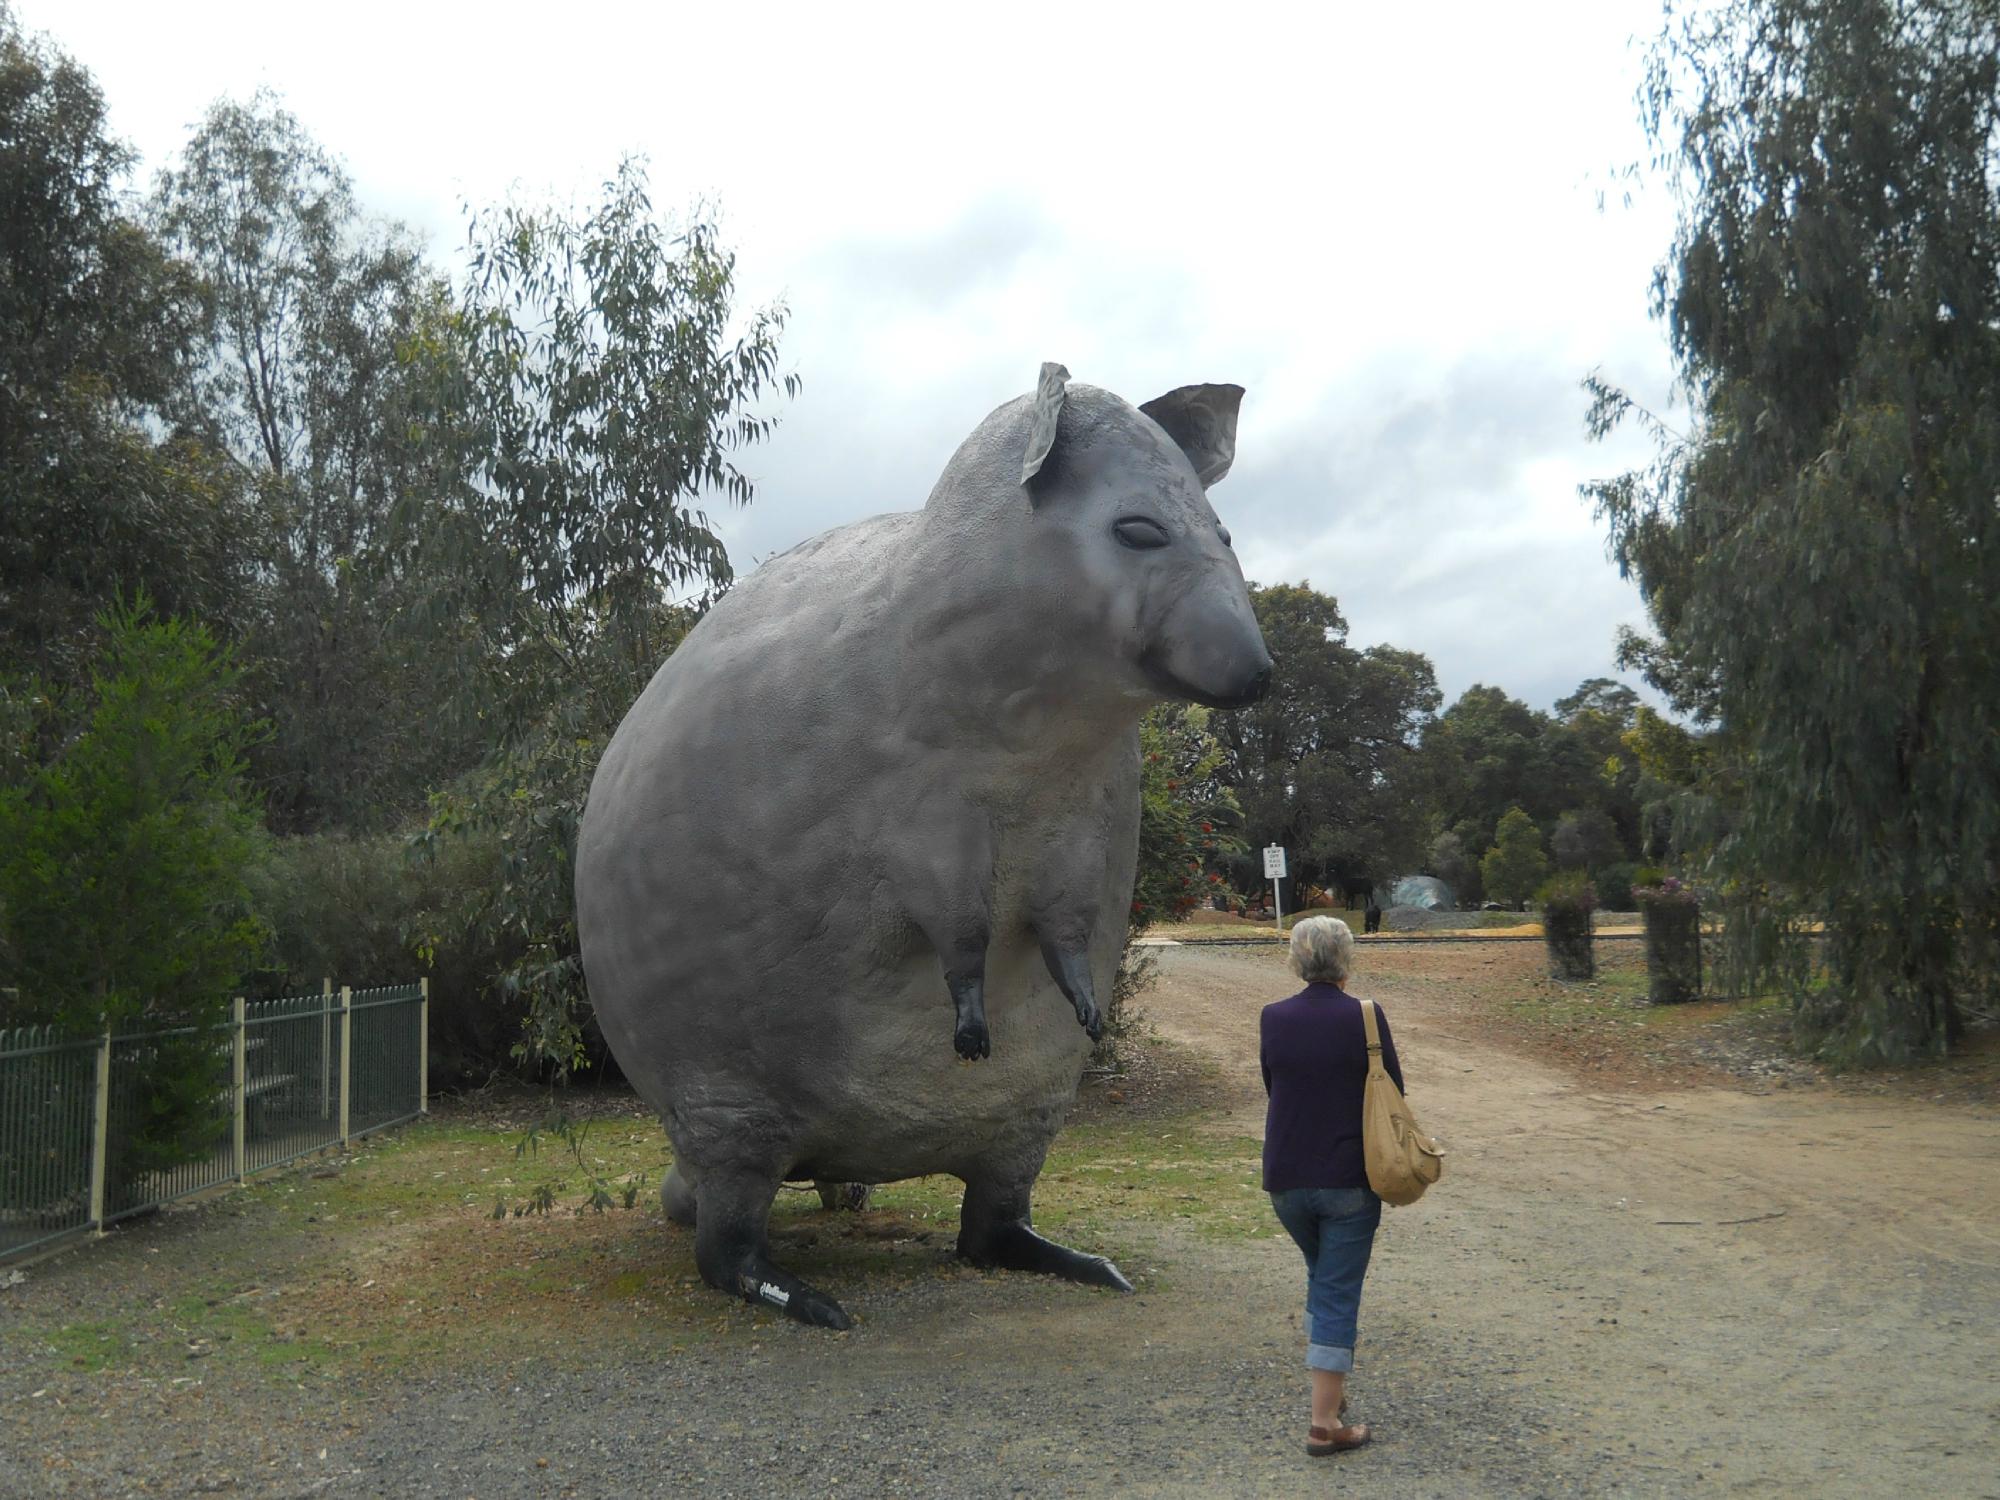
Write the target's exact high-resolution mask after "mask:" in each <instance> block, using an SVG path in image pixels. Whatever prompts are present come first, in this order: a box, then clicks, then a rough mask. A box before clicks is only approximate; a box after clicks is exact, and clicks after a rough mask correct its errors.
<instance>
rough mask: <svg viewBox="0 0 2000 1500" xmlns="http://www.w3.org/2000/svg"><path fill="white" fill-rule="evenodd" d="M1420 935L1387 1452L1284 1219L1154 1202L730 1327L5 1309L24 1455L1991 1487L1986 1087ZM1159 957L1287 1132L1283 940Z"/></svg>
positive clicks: (1142, 1479)
mask: <svg viewBox="0 0 2000 1500" xmlns="http://www.w3.org/2000/svg"><path fill="white" fill-rule="evenodd" d="M1395 953H1396V956H1395V957H1394V958H1391V957H1389V956H1388V955H1387V954H1385V955H1383V956H1382V957H1381V958H1379V959H1378V960H1375V963H1376V966H1377V972H1374V973H1368V974H1362V975H1357V977H1356V980H1355V988H1356V989H1357V990H1360V991H1361V992H1363V993H1369V994H1373V995H1374V996H1376V997H1377V998H1379V999H1380V1000H1381V1001H1382V1002H1383V1003H1384V1005H1385V1006H1386V1007H1387V1008H1388V1010H1389V1013H1390V1015H1391V1017H1392V1018H1393V1020H1394V1022H1395V1025H1396V1031H1397V1039H1398V1045H1399V1048H1400V1049H1401V1050H1402V1052H1403V1055H1404V1059H1405V1069H1406V1073H1407V1076H1408V1078H1409V1080H1410V1084H1411V1098H1412V1102H1413V1103H1414V1104H1415V1106H1416V1107H1417V1109H1418V1111H1419V1113H1420V1114H1421V1116H1422V1117H1423V1119H1424V1122H1425V1124H1426V1126H1427V1128H1429V1129H1431V1130H1433V1131H1434V1132H1435V1133H1437V1134H1438V1135H1440V1136H1441V1137H1443V1138H1444V1139H1445V1141H1446V1143H1447V1145H1448V1147H1449V1148H1450V1151H1451V1155H1450V1159H1449V1165H1448V1169H1447V1177H1446V1180H1445V1181H1444V1183H1443V1184H1442V1185H1441V1186H1440V1187H1438V1188H1437V1189H1435V1190H1433V1192H1432V1193H1431V1194H1430V1195H1429V1196H1428V1197H1427V1198H1426V1199H1425V1200H1424V1201H1423V1202H1422V1203H1420V1204H1418V1205H1416V1206H1414V1207H1412V1208H1409V1209H1403V1210H1391V1211H1390V1212H1389V1213H1388V1215H1387V1216H1386V1218H1385V1221H1384V1227H1383V1232H1382V1237H1381V1239H1380V1241H1379V1242H1378V1246H1377V1251H1376V1259H1375V1269H1374V1271H1373V1272H1372V1273H1371V1276H1370V1280H1369V1284H1368V1290H1367V1295H1366V1298H1365V1300H1364V1306H1363V1309H1362V1346H1361V1350H1360V1369H1359V1370H1358V1372H1357V1375H1356V1377H1355V1380H1354V1385H1353V1391H1354V1400H1355V1405H1356V1407H1357V1412H1358V1415H1359V1417H1360V1418H1361V1419H1362V1420H1366V1421H1368V1422H1370V1423H1371V1424H1373V1425H1374V1426H1375V1428H1376V1431H1377V1435H1378V1436H1377V1441H1376V1442H1375V1443H1374V1444H1373V1445H1371V1446H1370V1447H1369V1448H1367V1449H1364V1450H1362V1451H1360V1452H1358V1453H1354V1454H1350V1455H1346V1456H1343V1457H1340V1458H1337V1459H1331V1460H1310V1459H1307V1458H1306V1457H1305V1456H1304V1455H1303V1453H1302V1451H1301V1442H1302V1439H1303V1436H1304V1425H1305V1410H1304V1404H1303V1401H1304V1375H1303V1371H1302V1369H1301V1368H1300V1358H1301V1352H1302V1337H1301V1332H1300V1327H1299V1316H1300V1307H1299V1303H1300V1301H1301V1296H1302V1290H1303V1272H1302V1268H1301V1267H1300V1266H1299V1264H1298V1263H1297V1255H1296V1252H1295V1251H1293V1250H1292V1249H1291V1247H1290V1245H1289V1244H1288V1243H1287V1242H1284V1241H1282V1240H1279V1239H1269V1240H1257V1241H1251V1242H1247V1243H1246V1242H1242V1241H1234V1240H1220V1239H1215V1238H1205V1237H1202V1236H1200V1235H1199V1234H1196V1233H1194V1232H1191V1231H1187V1230H1183V1229H1179V1228H1176V1227H1174V1226H1172V1225H1166V1224H1161V1225H1152V1226H1147V1227H1145V1228H1142V1229H1138V1230H1135V1231H1134V1232H1133V1233H1132V1234H1130V1235H1129V1236H1127V1238H1126V1240H1125V1243H1126V1244H1127V1245H1128V1246H1129V1245H1136V1246H1138V1247H1139V1251H1140V1259H1141V1262H1142V1264H1143V1268H1144V1269H1145V1270H1147V1271H1148V1272H1150V1273H1153V1274H1152V1275H1151V1277H1150V1279H1149V1285H1150V1287H1151V1288H1152V1289H1150V1290H1147V1291H1143V1292H1142V1293H1141V1294H1140V1295H1137V1296H1134V1297H1120V1296H1116V1295H1113V1294H1110V1293H1105V1292H1099V1291H1091V1290H1085V1289H1081V1288H1077V1287H1072V1286H1066V1285H1057V1284H1052V1283H1049V1282H1046V1281H1042V1280H1040V1279H1037V1278H1031V1277H1025V1276H1019V1275H1011V1274H1000V1275H988V1274H979V1273H974V1272H970V1271H966V1272H964V1273H963V1274H961V1275H946V1276H938V1277H929V1278H922V1279H917V1280H915V1281H914V1282H913V1283H912V1284H909V1285H899V1286H894V1287H882V1288H878V1289H875V1290H872V1291H870V1292H869V1293H867V1294H866V1295H865V1296H862V1297H856V1298H851V1299H850V1300H849V1304H848V1305H849V1306H850V1307H851V1308H855V1309H856V1310H858V1311H859V1312H860V1313H861V1314H862V1322H861V1325H860V1326H859V1327H858V1328H857V1329H856V1330H855V1331H854V1332H852V1333H849V1334H846V1335H842V1336H833V1335H828V1334H825V1333H818V1332H814V1331H810V1330H806V1329H801V1328H798V1327H795V1326H793V1325H791V1324H788V1323H779V1324H776V1325H766V1326H758V1325H756V1324H753V1323H752V1322H751V1321H750V1320H749V1318H748V1316H747V1311H746V1313H745V1315H744V1316H741V1317H739V1316H738V1315H737V1313H736V1312H735V1311H732V1310H730V1309H727V1308H726V1307H724V1306H722V1305H721V1304H718V1318H719V1319H722V1320H725V1321H726V1322H727V1329H726V1336H725V1337H722V1338H719V1339H718V1340H716V1341H714V1342H713V1343H712V1344H711V1345H710V1346H709V1347H707V1348H706V1349H704V1350H701V1351H696V1352H686V1353H681V1354H678V1355H674V1356H672V1357H663V1358H660V1359H658V1360H656V1361H651V1362H635V1361H632V1360H630V1359H628V1358H626V1357H625V1356H624V1355H623V1354H621V1355H620V1356H619V1357H618V1358H616V1359H608V1358H607V1359H599V1360H593V1359H592V1358H591V1357H590V1355H589V1353H588V1351H584V1352H583V1354H582V1355H581V1359H580V1363H581V1368H580V1369H579V1368H578V1365H579V1360H578V1359H571V1360H568V1361H566V1362H565V1367H563V1368H560V1369H559V1368H557V1367H555V1366H554V1365H551V1364H548V1363H544V1362H540V1361H536V1360H531V1359H523V1360H520V1361H518V1362H515V1363H513V1364H512V1365H501V1364H496V1365H493V1366H491V1367H477V1368H452V1369H438V1370H434V1371H430V1372H428V1373H426V1374H424V1375H422V1376H419V1377H416V1378H395V1379H383V1380H375V1381H371V1382H365V1383H359V1384H357V1385H356V1387H355V1388H354V1389H353V1390H352V1391H351V1392H349V1393H348V1394H345V1395H330V1394H329V1391H328V1388H327V1387H326V1386H325V1385H315V1386H312V1387H310V1388H308V1389H306V1390H304V1391H293V1390H290V1389H288V1388H284V1387H279V1388H275V1389H274V1388H273V1387H272V1386H270V1385H269V1384H267V1383H261V1384H260V1383H258V1382H256V1381H254V1380H250V1379H248V1378H237V1379H231V1380H215V1381H212V1380H207V1379H202V1378H195V1377H190V1378H188V1379H185V1380H183V1381H181V1382H179V1383H169V1382H161V1381H152V1380H131V1379H126V1380H120V1379H117V1378H114V1377H112V1376H110V1375H108V1374H105V1373H95V1374H86V1373H83V1372H77V1373H75V1374H65V1375H62V1376H60V1377H56V1378H51V1377H49V1376H48V1375H47V1373H46V1370H45V1369H44V1370H43V1372H42V1373H41V1374H39V1375H36V1374H33V1373H32V1371H31V1370H30V1369H29V1368H28V1367H27V1365H26V1364H25V1362H21V1361H18V1360H17V1359H16V1358H14V1357H13V1356H11V1355H9V1354H8V1353H6V1352H5V1351H4V1340H0V1494H5V1495H9V1496H12V1495H16V1494H21V1495H30V1494H59V1495H89V1496H98V1495H107V1496H109V1495H128V1494H185V1493H201V1492H208V1493H240V1494H250V1495H270V1496H294V1495H300V1496H302V1495H338V1496H343V1497H345V1496H368V1495H382V1496H397V1497H414V1496H454V1497H457V1496H481V1497H505V1496H614V1495H616V1496H624V1495H680V1494H687V1495H694V1494H700V1495H704V1496H715V1497H724V1496H754V1497H757V1500H779V1497H790V1496H806V1495H812V1496H819V1495H840V1494H865V1495H878V1494H879V1495H927V1496H928V1495H935V1496H1014V1495H1032V1496H1047V1495H1077V1496H1085V1495H1089V1496H1099V1495H1144V1496H1183V1495H1186V1496H1197V1495H1199V1496H1204V1497H1215V1496H1234V1495H1265V1494H1272V1495H1276V1494H1292V1493H1296V1492H1297V1491H1299V1489H1300V1488H1301V1487H1302V1486H1308V1485H1312V1486H1319V1485H1324V1486H1328V1487H1333V1488H1337V1489H1338V1490H1339V1491H1340V1492H1341V1493H1342V1494H1346V1495H1354V1496H1364V1497H1365V1496H1374V1495H1381V1496H1390V1495H1394V1496H1397V1497H1401V1500H1407V1497H1413V1496H1417V1497H1421V1496H1439V1497H1447V1496H1449V1497H1459V1496H1484V1495H1492V1496H1537V1495H1546V1496H1558V1495H1560V1496H1574V1495H1585V1496H1615V1495H1635V1496H1654V1495H1669V1496H1671V1495H1715V1494H1742V1495H1757V1496H1768V1495H1790V1494H1806V1493H1811V1494H1813V1495H1814V1496H1815V1497H1828V1500H1831V1497H1843V1496H1856V1497H1860V1496H1870V1497H1873V1496H1881V1495H1892V1494H1896V1493H1898V1492H1902V1493H1905V1494H1909V1495H1926V1496H1928V1495H1939V1496H1965V1497H1978V1496H1995V1497H2000V1438H1996V1433H2000V1422H1997V1421H1996V1418H2000V1366H1996V1363H1995V1361H1994V1359H1993V1358H1992V1347H1993V1335H1994V1332H1995V1330H1996V1328H2000V1276H1996V1274H1995V1272H1996V1270H2000V1231H1997V1230H1996V1222H1995V1208H1994V1205H1995V1204H1996V1203H2000V1118H1996V1117H1995V1115H1994V1112H1993V1111H1991V1110H1990V1109H1977V1108H1964V1107H1957V1106H1944V1105H1932V1104H1928V1103H1922V1104H1919V1103H1911V1102H1907V1101H1894V1100H1871V1099H1861V1098H1855V1097H1852V1096H1849V1095H1846V1094H1843V1093H1840V1092H1837V1091H1835V1090H1831V1089H1827V1088H1822V1087H1805V1088H1798V1089H1786V1090H1772V1091H1766V1092H1763V1093H1756V1092H1747V1091H1744V1090H1743V1089H1741V1088H1727V1089H1723V1088H1691V1089H1673V1090H1668V1091H1664V1092H1662V1091H1650V1092H1647V1091H1633V1092H1611V1091H1607V1090H1606V1089H1605V1088H1604V1087H1603V1086H1602V1085H1601V1084H1594V1083H1585V1082H1580V1081H1579V1078H1578V1076H1577V1075H1574V1074H1572V1073H1571V1072H1569V1071H1567V1070H1563V1069H1559V1068H1556V1067H1554V1066H1550V1065H1546V1064H1544V1063H1542V1062H1538V1061H1535V1060H1531V1059H1529V1058H1526V1057H1524V1056H1522V1055H1520V1054H1519V1053H1518V1052H1516V1051H1510V1050H1505V1049H1503V1048H1500V1047H1498V1046H1496V1045H1495V1044H1494V1043H1493V1042H1492V1041H1491V1040H1490V1039H1488V1036H1487V1035H1486V1034H1484V1033H1483V1032H1482V1029H1481V1026H1480V1024H1479V1021H1480V1017H1479V1013H1478V1006H1477V997H1478V996H1479V995H1480V994H1482V993H1492V992H1494V990H1495V989H1496V987H1497V988H1504V987H1506V986H1508V985H1510V984H1515V983H1518V982H1524V981H1525V979H1526V977H1527V976H1528V975H1529V974H1530V973H1532V972H1533V969H1534V966H1535V965H1537V964H1539V962H1540V957H1539V954H1536V953H1533V952H1525V953H1523V952H1516V951H1514V950H1511V949H1509V950H1504V951H1496V952H1494V953H1493V954H1492V955H1491V956H1490V957H1486V956H1481V957H1477V958H1468V956H1467V950H1465V949H1458V950H1456V952H1455V953H1453V954H1445V953H1431V952H1426V951H1421V950H1419V951H1412V950H1409V949H1398V950H1395ZM1469 966H1470V971H1471V972H1472V973H1473V974H1474V978H1473V979H1471V980H1468V978H1467V975H1468V971H1469ZM1161 974H1162V978H1161V983H1160V986H1159V988H1158V990H1157V991H1156V992H1155V993H1154V994H1153V995H1152V996H1151V997H1149V999H1148V1002H1147V1008H1148V1012H1149V1015H1150V1017H1151V1020H1152V1022H1153V1024H1154V1025H1155V1026H1156V1027H1157V1028H1158V1030H1159V1031H1160V1033H1161V1034H1162V1035H1164V1036H1165V1037H1167V1038H1169V1039H1170V1040H1172V1041H1175V1042H1178V1043H1180V1044H1182V1045H1183V1046H1185V1047H1189V1048H1195V1049H1199V1050H1200V1051H1201V1052H1202V1053H1204V1054H1206V1055H1208V1056H1210V1057H1212V1058H1214V1059H1215V1060H1216V1061H1217V1063H1219V1064H1220V1066H1221V1069H1222V1077H1223V1079H1224V1080H1225V1082H1224V1089H1225V1095H1224V1097H1223V1098H1222V1100H1221V1101H1220V1104H1219V1107H1217V1108H1216V1109H1215V1110H1214V1111H1213V1117H1214V1124H1215V1128H1216V1129H1218V1130H1223V1131H1228V1132H1232V1133H1247V1134H1252V1135H1255V1134H1259V1133H1261V1113H1260V1094H1259V1091H1258V1089H1257V1086H1256V1073H1255V1068H1254V1060H1255V1059H1254V1051H1255V1041H1254V1032H1255V1016H1256V1008H1257V1006H1258V1005H1259V1004H1261V1003H1262V1002H1263V1001H1265V1000H1267V999H1270V998H1274V997H1275V996H1277V995H1278V994H1281V993H1285V992H1286V979H1285V976H1284V974H1283V971H1282V969H1281V967H1280V964H1279V961H1278V958H1277V956H1276V955H1275V954H1270V953H1259V952H1255V951H1244V950H1233V951H1228V952H1204V951H1200V950H1197V949H1193V948H1170V949H1166V950H1163V953H1162V958H1161ZM162 1232H163V1233H164V1232H168V1231H166V1230H163V1231H162ZM172 1232H194V1233H199V1232H200V1230H199V1228H198V1227H197V1228H196V1229H194V1230H192V1231H172ZM665 1232H672V1231H665ZM132 1238H133V1240H134V1241H135V1244H134V1245H133V1246H130V1247H121V1248H120V1249H119V1251H118V1253H119V1254H126V1255H132V1256H139V1255H143V1253H144V1250H143V1247H142V1246H138V1245H137V1244H136V1241H137V1239H138V1236H136V1235H135V1236H133V1237H132ZM100 1248H102V1249H106V1250H108V1249H110V1248H111V1247H108V1246H107V1247H100ZM948 1250H949V1240H948V1237H943V1238H940V1239H939V1240H938V1241H937V1242H936V1244H935V1245H934V1246H932V1247H931V1249H930V1252H929V1253H932V1254H934V1255H935V1256H937V1257H938V1258H939V1260H940V1261H942V1260H943V1259H944V1258H945V1257H946V1256H947V1253H948ZM93 1259H94V1257H93V1255H91V1254H77V1255H71V1256H68V1257H64V1258H62V1259H60V1260H57V1261H52V1262H48V1263H45V1265H44V1266H41V1267H37V1268H35V1269H34V1272H33V1275H32V1277H31V1280H30V1282H29V1284H28V1286H26V1287H24V1288H17V1289H15V1290H13V1291H11V1292H4V1293H0V1320H4V1318H5V1317H6V1316H7V1313H6V1308H7V1306H8V1302H7V1300H6V1299H7V1298H9V1297H13V1298H17V1299H18V1298H22V1297H27V1296H32V1295H36V1294H37V1292H38V1289H39V1292H40V1294H43V1295H81V1293H82V1291H84V1290H87V1282H88V1280H89V1278H90V1277H92V1276H97V1275H102V1274H106V1272H105V1271H104V1270H103V1269H102V1268H103V1266H105V1265H109V1264H112V1262H111V1261H110V1260H109V1259H107V1258H104V1257H95V1259H96V1261H97V1263H96V1264H93ZM1127 1259H1128V1263H1129V1261H1130V1252H1129V1251H1128V1252H1127ZM15 1305H17V1306H18V1305H22V1304H20V1303H19V1302H18V1301H17V1302H16V1303H15ZM0 1329H4V1323H3V1322H0ZM29 1379H34V1380H36V1381H38V1382H40V1383H41V1388H40V1389H39V1390H38V1391H30V1390H28V1389H26V1388H25V1386H26V1382H27V1381H28V1380H29ZM58 1403H60V1404H58Z"/></svg>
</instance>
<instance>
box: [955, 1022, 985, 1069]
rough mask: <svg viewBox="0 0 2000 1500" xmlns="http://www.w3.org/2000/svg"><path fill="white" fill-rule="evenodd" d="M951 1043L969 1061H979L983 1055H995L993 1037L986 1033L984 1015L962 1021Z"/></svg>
mask: <svg viewBox="0 0 2000 1500" xmlns="http://www.w3.org/2000/svg"><path fill="white" fill-rule="evenodd" d="M951 1044H952V1046H953V1047H955V1048H956V1049H957V1050H958V1055H959V1056H960V1057H962V1058H964V1059H965V1060H966V1061H967V1062H977V1061H979V1059H980V1058H982V1057H991V1056H992V1055H993V1039H992V1038H991V1037H990V1036H988V1035H987V1034H986V1021H985V1018H984V1017H980V1018H978V1019H975V1020H969V1021H960V1022H959V1023H958V1030H956V1031H954V1032H953V1033H952V1037H951Z"/></svg>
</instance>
